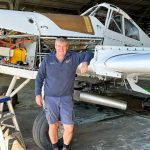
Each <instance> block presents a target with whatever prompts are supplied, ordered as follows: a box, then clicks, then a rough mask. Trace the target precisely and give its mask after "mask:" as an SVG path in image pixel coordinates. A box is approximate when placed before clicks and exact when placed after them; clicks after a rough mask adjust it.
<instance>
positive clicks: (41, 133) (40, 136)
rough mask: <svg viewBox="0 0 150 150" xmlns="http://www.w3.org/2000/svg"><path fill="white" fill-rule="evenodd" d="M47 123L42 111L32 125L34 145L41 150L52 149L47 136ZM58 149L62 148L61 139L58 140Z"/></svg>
mask: <svg viewBox="0 0 150 150" xmlns="http://www.w3.org/2000/svg"><path fill="white" fill-rule="evenodd" d="M48 128H49V125H48V122H47V120H46V116H45V111H44V110H42V111H41V112H40V113H39V114H38V116H37V117H36V119H35V120H34V123H33V128H32V134H33V139H34V141H35V143H36V144H37V145H38V146H39V147H40V148H41V149H43V150H50V149H52V146H51V142H50V139H49V136H48ZM58 144H59V147H62V144H63V140H62V137H60V139H59V140H58Z"/></svg>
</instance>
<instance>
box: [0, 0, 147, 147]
mask: <svg viewBox="0 0 150 150" xmlns="http://www.w3.org/2000/svg"><path fill="white" fill-rule="evenodd" d="M0 20H1V23H0V73H3V74H9V75H12V76H13V79H12V82H11V84H10V86H9V91H12V92H10V93H9V96H10V97H13V96H14V95H15V94H16V93H17V92H18V91H20V90H21V89H22V88H23V87H24V86H25V85H26V84H27V83H28V82H29V81H30V80H31V79H35V77H36V74H37V71H38V68H39V64H40V63H41V61H42V59H43V57H44V56H45V55H47V53H49V52H50V51H52V50H53V49H54V41H55V39H56V38H57V37H60V36H65V37H67V38H68V39H69V41H70V50H74V51H76V52H80V51H88V50H90V51H92V52H93V53H94V58H93V59H92V61H91V63H90V65H89V71H88V72H87V73H86V74H83V75H82V74H80V72H79V71H78V70H77V78H76V81H75V92H74V94H75V98H74V99H75V100H79V101H85V102H89V103H93V104H100V105H105V106H109V107H114V108H119V109H123V110H125V109H126V108H127V104H126V102H124V101H120V100H115V99H112V98H106V97H102V96H101V94H103V93H105V92H106V91H107V90H108V89H118V87H125V89H126V91H130V92H131V91H132V92H131V93H132V94H133V93H134V91H135V92H138V93H142V94H145V95H147V96H149V95H150V93H149V91H150V90H149V89H148V88H145V87H142V86H141V85H139V84H138V82H139V81H140V79H143V80H144V81H147V79H148V78H149V76H150V67H149V66H150V59H149V58H150V38H149V37H148V36H147V35H146V34H145V33H144V31H143V30H142V29H141V28H140V27H139V26H138V25H137V24H136V23H135V22H134V21H133V20H132V19H131V18H130V17H129V16H128V15H127V14H126V13H125V12H124V11H123V10H121V9H120V8H118V7H116V6H114V5H111V4H108V3H102V4H98V5H96V6H93V7H91V8H90V9H88V10H87V11H86V12H84V13H82V14H81V15H80V16H77V15H64V14H44V13H43V14H39V13H37V12H24V11H12V10H0ZM79 67H80V66H79ZM18 77H19V78H25V79H26V80H25V81H24V82H23V83H22V84H20V85H19V86H18V87H17V88H16V89H15V90H13V89H14V86H15V84H16V81H17V79H18ZM112 85H113V87H112ZM106 87H107V88H106ZM83 91H84V92H83ZM43 116H44V113H41V114H40V115H39V116H38V117H37V119H36V123H35V125H34V126H37V124H38V125H39V126H42V124H44V123H45V124H46V122H45V121H40V120H41V119H40V118H42V117H43ZM38 130H39V131H35V129H34V131H33V132H34V137H35V139H36V140H35V141H36V143H37V144H38V146H39V147H41V148H45V146H47V145H49V140H45V141H46V142H47V141H48V143H47V144H45V143H42V141H40V138H39V137H40V136H41V135H40V132H41V131H40V129H39V128H38ZM44 130H45V131H46V132H47V130H48V128H46V129H44ZM43 135H44V134H43Z"/></svg>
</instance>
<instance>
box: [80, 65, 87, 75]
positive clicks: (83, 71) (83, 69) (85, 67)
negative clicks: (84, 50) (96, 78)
mask: <svg viewBox="0 0 150 150" xmlns="http://www.w3.org/2000/svg"><path fill="white" fill-rule="evenodd" d="M80 71H81V73H86V72H87V71H88V63H87V62H83V63H82V64H81V67H80Z"/></svg>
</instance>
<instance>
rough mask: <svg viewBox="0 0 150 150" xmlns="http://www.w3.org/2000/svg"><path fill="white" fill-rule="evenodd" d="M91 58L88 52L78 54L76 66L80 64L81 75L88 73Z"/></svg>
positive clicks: (91, 54) (91, 55)
mask: <svg viewBox="0 0 150 150" xmlns="http://www.w3.org/2000/svg"><path fill="white" fill-rule="evenodd" d="M93 57H94V54H93V53H92V52H90V51H88V52H81V53H78V64H80V63H82V64H81V67H80V71H81V73H85V72H87V71H88V65H89V63H90V61H91V59H92V58H93Z"/></svg>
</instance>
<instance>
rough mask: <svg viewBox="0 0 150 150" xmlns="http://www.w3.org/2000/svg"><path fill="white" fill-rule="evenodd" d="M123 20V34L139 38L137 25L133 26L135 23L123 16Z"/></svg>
mask: <svg viewBox="0 0 150 150" xmlns="http://www.w3.org/2000/svg"><path fill="white" fill-rule="evenodd" d="M124 22H125V35H126V36H128V37H130V38H132V39H135V40H140V39H139V30H138V29H137V27H135V25H134V24H133V23H132V22H131V21H130V20H128V19H126V18H125V20H124Z"/></svg>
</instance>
